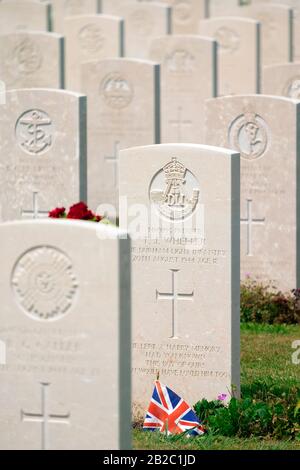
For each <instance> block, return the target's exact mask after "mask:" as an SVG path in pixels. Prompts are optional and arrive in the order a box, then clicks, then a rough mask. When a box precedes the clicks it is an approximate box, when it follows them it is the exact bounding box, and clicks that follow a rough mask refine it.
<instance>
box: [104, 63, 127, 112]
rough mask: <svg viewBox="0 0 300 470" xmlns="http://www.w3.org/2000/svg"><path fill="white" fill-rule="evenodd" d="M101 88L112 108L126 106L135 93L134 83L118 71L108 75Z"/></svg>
mask: <svg viewBox="0 0 300 470" xmlns="http://www.w3.org/2000/svg"><path fill="white" fill-rule="evenodd" d="M100 88H101V90H100V93H101V94H102V95H103V96H104V99H105V101H106V103H107V104H108V106H111V107H112V108H119V109H120V108H126V106H128V105H129V104H130V103H131V101H132V98H133V95H134V90H133V86H132V84H131V83H130V82H129V81H128V80H127V79H126V78H125V77H123V76H122V75H121V73H118V72H114V73H111V74H109V75H108V76H106V77H105V78H104V80H103V81H102V83H101V87H100Z"/></svg>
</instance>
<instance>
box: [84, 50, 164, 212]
mask: <svg viewBox="0 0 300 470" xmlns="http://www.w3.org/2000/svg"><path fill="white" fill-rule="evenodd" d="M82 85H83V88H84V90H85V92H86V93H87V96H88V109H89V114H88V155H89V165H88V186H89V196H88V200H89V203H90V205H91V207H92V208H93V209H94V210H95V209H96V208H97V207H98V205H100V204H110V205H112V206H113V208H114V210H113V208H112V212H114V211H115V210H118V209H117V208H118V171H119V167H118V162H119V155H118V153H119V150H120V149H124V148H126V147H130V146H136V145H143V144H146V145H148V144H155V143H159V138H160V135H159V131H160V119H159V118H160V111H159V65H156V64H154V63H152V62H147V61H142V60H138V59H136V60H135V59H105V60H102V61H98V62H89V63H86V64H83V66H82Z"/></svg>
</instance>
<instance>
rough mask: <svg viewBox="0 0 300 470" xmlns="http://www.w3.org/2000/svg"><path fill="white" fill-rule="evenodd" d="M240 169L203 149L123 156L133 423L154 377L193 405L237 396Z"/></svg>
mask: <svg viewBox="0 0 300 470" xmlns="http://www.w3.org/2000/svg"><path fill="white" fill-rule="evenodd" d="M239 164H240V162H239V154H237V153H235V152H233V151H229V150H225V149H220V148H215V147H208V146H202V145H187V144H181V145H180V144H164V145H157V146H149V147H136V148H133V149H127V150H123V151H121V152H120V224H121V227H123V228H125V227H126V229H128V230H129V232H130V233H131V237H132V239H133V240H132V276H133V285H134V286H135V288H134V290H133V294H132V322H133V356H132V360H133V365H132V367H133V369H132V374H133V407H134V416H140V415H142V414H143V412H144V410H145V409H146V407H147V405H148V403H147V400H149V395H150V394H151V390H152V383H153V381H154V380H155V379H156V376H157V374H158V373H159V375H160V378H161V380H162V381H163V382H164V383H166V384H167V385H168V386H169V387H170V388H171V389H175V390H176V391H177V393H179V395H181V396H183V397H185V399H186V400H187V401H188V403H190V404H191V405H194V404H195V403H196V402H197V401H198V400H201V399H202V398H207V399H208V400H214V399H217V396H218V395H219V394H220V393H226V394H228V396H229V393H230V391H231V388H232V386H233V388H234V389H235V392H236V393H237V394H238V393H239V317H240V313H239V268H240V264H239V239H240V229H239V205H240V200H239V191H240V189H239V185H240V181H239Z"/></svg>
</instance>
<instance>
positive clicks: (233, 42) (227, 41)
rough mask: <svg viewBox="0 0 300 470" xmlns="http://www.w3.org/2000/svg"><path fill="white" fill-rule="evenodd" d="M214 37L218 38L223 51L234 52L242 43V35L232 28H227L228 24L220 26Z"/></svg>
mask: <svg viewBox="0 0 300 470" xmlns="http://www.w3.org/2000/svg"><path fill="white" fill-rule="evenodd" d="M214 37H215V38H216V40H217V42H218V44H219V46H220V51H221V52H225V53H226V52H227V53H230V52H234V51H236V50H237V49H238V48H239V45H240V37H239V35H238V34H237V33H236V32H235V31H232V30H231V29H229V28H227V27H226V26H222V27H221V28H219V29H218V30H217V31H216V32H215V34H214Z"/></svg>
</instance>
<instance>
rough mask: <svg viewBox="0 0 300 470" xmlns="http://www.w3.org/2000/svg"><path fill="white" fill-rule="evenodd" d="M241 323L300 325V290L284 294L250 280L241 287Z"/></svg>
mask: <svg viewBox="0 0 300 470" xmlns="http://www.w3.org/2000/svg"><path fill="white" fill-rule="evenodd" d="M241 321H242V322H257V323H269V324H271V325H272V324H297V323H300V289H295V290H293V291H291V292H290V293H287V294H284V293H282V292H280V291H277V290H276V289H275V288H274V287H272V286H268V285H264V284H262V283H260V282H257V281H254V280H251V279H248V280H247V281H246V282H244V283H243V284H242V285H241Z"/></svg>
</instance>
